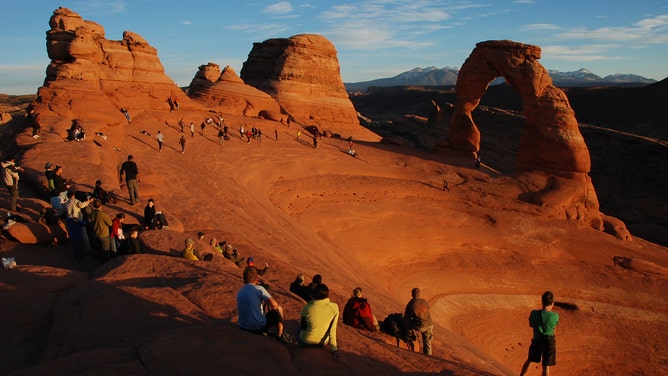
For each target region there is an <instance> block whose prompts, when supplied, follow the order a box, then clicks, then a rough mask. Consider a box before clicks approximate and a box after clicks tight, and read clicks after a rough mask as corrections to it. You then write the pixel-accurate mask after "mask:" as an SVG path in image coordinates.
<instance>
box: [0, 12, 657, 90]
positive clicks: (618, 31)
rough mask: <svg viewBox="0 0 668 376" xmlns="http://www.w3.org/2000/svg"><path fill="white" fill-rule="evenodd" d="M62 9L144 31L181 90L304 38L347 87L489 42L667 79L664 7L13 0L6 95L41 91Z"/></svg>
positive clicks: (3, 75)
mask: <svg viewBox="0 0 668 376" xmlns="http://www.w3.org/2000/svg"><path fill="white" fill-rule="evenodd" d="M59 6H63V7H66V8H70V9H71V10H73V11H75V12H77V13H79V14H80V15H81V16H82V17H83V18H84V19H86V20H90V21H94V22H96V23H98V24H100V25H102V26H103V27H104V29H105V33H106V38H107V39H111V40H120V39H121V38H122V34H123V31H124V30H129V31H133V32H136V33H139V34H140V35H141V36H142V37H144V38H145V39H146V40H147V41H148V42H149V43H150V44H151V45H152V46H154V47H156V48H157V49H158V56H159V58H160V60H161V62H162V64H163V66H164V67H165V72H166V73H167V74H168V75H169V76H170V77H171V78H172V79H173V80H174V81H176V83H177V84H178V85H181V86H185V85H188V84H189V83H190V81H191V79H192V78H193V77H194V75H195V73H196V72H197V67H198V66H200V65H202V64H206V63H208V62H213V63H216V64H219V65H220V66H221V67H224V66H226V65H230V66H231V67H232V68H234V69H235V70H236V72H237V74H239V73H240V72H241V67H242V64H243V62H244V61H245V60H246V59H247V57H248V53H249V52H250V51H251V49H252V47H253V43H255V42H262V41H264V40H266V39H269V38H287V37H290V36H292V35H296V34H302V33H314V34H320V35H323V36H325V37H326V38H328V39H329V40H330V41H331V42H332V43H333V44H334V46H335V47H336V49H337V51H338V59H339V64H340V66H341V76H342V78H343V81H344V82H357V81H367V80H372V79H376V78H384V77H392V76H395V75H397V74H399V73H401V72H404V71H407V70H410V69H413V68H415V67H422V68H426V67H429V66H435V67H438V68H443V67H447V66H451V67H460V66H461V65H462V64H463V63H464V60H465V59H466V58H467V57H468V56H469V54H470V53H471V50H472V49H473V48H474V47H475V44H476V43H478V42H480V41H485V40H490V39H510V40H514V41H517V42H522V43H527V44H535V45H538V46H540V47H541V48H542V50H543V56H542V58H541V60H540V62H541V64H542V65H543V66H544V67H545V68H546V69H550V70H552V69H554V70H559V71H562V72H567V71H575V70H578V69H580V68H586V69H588V70H590V71H592V72H593V73H595V74H597V75H599V76H607V75H609V74H615V73H634V74H639V75H641V76H644V77H647V78H653V79H656V80H661V79H664V78H666V77H668V1H666V0H660V1H659V0H636V1H633V2H630V1H617V0H579V1H571V0H561V1H555V0H515V1H513V0H461V1H460V0H408V1H407V0H358V1H352V0H348V1H345V0H344V1H339V0H286V1H281V0H278V1H277V0H273V1H264V0H236V1H220V0H210V1H208V0H187V1H186V0H179V1H173V0H89V1H85V0H74V1H71V0H61V1H58V2H54V1H50V0H14V1H11V2H7V3H4V4H3V6H2V22H0V45H1V46H2V53H1V54H0V93H8V94H32V93H35V92H36V91H37V88H38V87H39V86H41V85H42V83H43V81H44V77H45V69H46V66H47V65H48V63H49V59H48V56H47V53H46V43H45V41H46V39H45V37H46V34H45V32H46V31H47V30H48V29H49V24H48V22H49V18H50V17H51V15H52V13H53V11H54V10H55V9H56V8H58V7H59Z"/></svg>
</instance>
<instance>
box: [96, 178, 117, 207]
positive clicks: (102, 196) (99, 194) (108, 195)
mask: <svg viewBox="0 0 668 376" xmlns="http://www.w3.org/2000/svg"><path fill="white" fill-rule="evenodd" d="M93 198H96V199H98V200H100V201H102V203H103V204H106V203H108V202H111V203H112V204H115V203H116V197H115V196H114V192H113V191H107V190H105V189H104V188H102V181H101V180H96V181H95V188H94V189H93Z"/></svg>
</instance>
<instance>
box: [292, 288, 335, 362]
mask: <svg viewBox="0 0 668 376" xmlns="http://www.w3.org/2000/svg"><path fill="white" fill-rule="evenodd" d="M300 316H301V320H300V331H299V337H298V341H299V345H300V346H303V347H323V346H325V345H327V344H329V348H330V352H331V354H332V356H334V357H335V358H337V357H338V347H337V343H336V324H337V321H338V318H339V306H337V305H336V303H333V302H330V301H329V288H328V287H327V285H325V284H324V283H320V284H318V286H317V287H316V288H315V290H314V291H313V300H311V301H310V302H308V303H307V304H306V305H305V306H304V307H303V308H302V311H301V315H300Z"/></svg>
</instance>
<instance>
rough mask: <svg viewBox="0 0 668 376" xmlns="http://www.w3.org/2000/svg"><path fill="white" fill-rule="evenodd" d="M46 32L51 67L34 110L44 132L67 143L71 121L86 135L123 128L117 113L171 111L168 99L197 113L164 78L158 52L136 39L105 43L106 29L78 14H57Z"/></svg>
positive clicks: (126, 34)
mask: <svg viewBox="0 0 668 376" xmlns="http://www.w3.org/2000/svg"><path fill="white" fill-rule="evenodd" d="M49 25H50V26H51V29H50V30H49V31H47V32H46V39H47V43H46V46H47V52H48V55H49V58H50V59H51V63H50V64H49V66H48V67H47V70H46V79H45V80H44V86H42V87H41V88H39V90H38V98H37V100H36V101H35V103H34V104H33V106H34V109H35V111H36V112H38V113H40V115H41V119H40V121H41V123H42V127H43V128H44V127H47V128H49V129H50V130H51V133H54V132H55V133H56V134H59V135H61V137H63V138H64V137H66V135H67V130H68V129H69V128H70V127H71V126H72V121H73V120H74V119H79V120H81V121H83V122H85V123H86V124H87V125H88V127H89V129H87V131H89V132H91V133H92V132H95V131H103V130H104V128H105V127H106V126H108V125H121V124H126V119H125V118H124V116H123V114H121V112H120V111H119V109H120V108H121V107H126V108H128V109H129V110H130V112H131V113H132V114H133V115H135V116H136V115H138V114H139V113H140V112H142V111H144V110H149V109H150V110H156V109H157V110H165V111H168V110H169V104H168V103H167V100H166V99H167V98H168V97H169V96H170V95H173V96H177V97H178V99H179V100H180V102H181V103H180V104H181V108H199V106H198V105H197V104H195V103H192V102H191V101H190V100H188V98H187V97H186V96H185V95H184V94H183V93H182V91H181V89H180V88H179V87H178V86H176V84H175V83H174V81H172V80H171V79H170V78H169V77H168V76H167V75H166V74H165V73H164V68H163V66H162V64H161V63H160V59H159V58H158V52H157V50H156V49H155V48H154V47H152V46H151V45H149V44H148V42H147V41H146V40H144V39H143V38H142V37H141V36H139V35H138V34H136V33H133V32H130V31H125V32H124V33H123V39H122V40H120V41H113V40H107V39H106V38H105V34H104V28H103V27H102V26H100V25H98V24H97V23H95V22H91V21H86V20H83V19H82V18H81V16H79V15H78V14H77V13H75V12H73V11H71V10H69V9H67V8H62V7H61V8H58V9H56V10H55V11H54V12H53V16H52V17H51V19H50V21H49Z"/></svg>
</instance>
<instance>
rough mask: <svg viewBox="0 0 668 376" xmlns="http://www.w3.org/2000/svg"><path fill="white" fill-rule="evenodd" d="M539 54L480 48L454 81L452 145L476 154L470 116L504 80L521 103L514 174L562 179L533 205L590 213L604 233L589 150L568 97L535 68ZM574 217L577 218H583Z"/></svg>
mask: <svg viewBox="0 0 668 376" xmlns="http://www.w3.org/2000/svg"><path fill="white" fill-rule="evenodd" d="M540 54H541V50H540V47H538V46H532V45H526V44H522V43H517V42H513V41H486V42H481V43H478V44H477V45H476V48H475V49H474V50H473V52H471V55H470V56H469V57H468V58H467V59H466V61H465V62H464V65H463V66H462V68H461V70H460V72H459V76H458V77H457V104H456V107H455V113H454V114H453V115H452V123H451V125H450V131H449V132H450V134H449V139H450V144H451V146H452V147H453V148H455V149H460V150H465V151H470V152H478V151H479V148H480V132H479V130H478V128H477V127H476V125H475V122H474V121H473V118H472V116H471V112H472V111H473V109H474V108H476V106H478V104H479V103H480V99H481V98H482V96H483V94H484V93H485V91H486V90H487V87H488V85H489V83H490V82H492V80H493V79H494V78H496V77H503V78H505V80H506V82H507V83H508V84H509V85H511V86H512V87H513V88H514V89H515V90H517V92H518V93H519V94H520V95H521V96H522V99H523V100H524V109H523V113H524V116H525V118H526V124H525V125H524V131H523V135H522V140H521V142H520V147H519V150H518V153H517V167H518V169H520V170H525V171H531V170H539V171H545V172H547V173H549V174H552V175H556V176H558V177H561V179H560V180H559V183H558V184H556V183H555V184H550V183H546V186H545V187H544V188H543V189H541V191H540V193H539V194H537V196H536V197H535V201H536V202H537V203H540V204H542V205H546V206H556V207H563V208H564V214H565V215H566V217H572V215H570V214H568V213H569V212H570V211H571V209H573V208H576V211H577V212H578V213H580V212H582V211H585V212H588V213H589V214H590V215H589V219H590V220H591V221H592V222H593V224H594V225H595V227H598V228H602V221H601V217H600V214H599V213H598V200H597V198H596V195H595V192H594V188H593V186H592V184H591V179H590V178H589V176H588V175H587V173H588V172H589V170H590V167H591V161H590V158H589V151H588V149H587V145H586V144H585V142H584V139H583V138H582V135H581V134H580V130H579V129H578V122H577V120H576V119H575V114H574V112H573V110H572V109H571V107H570V105H569V103H568V98H567V97H566V94H564V92H563V91H562V90H561V89H559V88H557V87H555V86H553V85H552V79H551V78H550V76H549V74H548V72H547V70H545V68H543V66H542V65H541V64H540V63H538V59H540ZM562 179H566V180H565V181H562ZM548 180H549V181H552V182H554V181H555V180H554V179H552V180H550V179H548ZM557 191H558V192H557ZM565 196H566V197H565ZM575 217H577V218H581V217H582V214H578V215H575Z"/></svg>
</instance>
